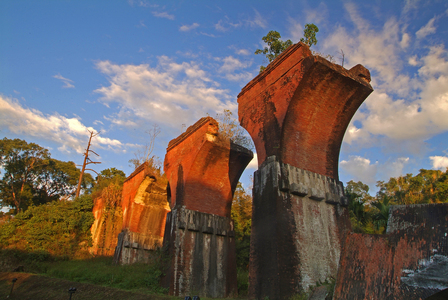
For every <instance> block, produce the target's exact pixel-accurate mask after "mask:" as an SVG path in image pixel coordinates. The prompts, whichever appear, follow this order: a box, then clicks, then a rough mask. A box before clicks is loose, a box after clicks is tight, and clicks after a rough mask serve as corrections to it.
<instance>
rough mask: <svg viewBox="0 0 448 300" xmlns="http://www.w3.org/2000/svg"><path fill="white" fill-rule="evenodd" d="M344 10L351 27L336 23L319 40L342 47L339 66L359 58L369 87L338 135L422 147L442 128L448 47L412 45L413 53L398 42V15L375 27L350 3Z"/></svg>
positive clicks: (327, 48)
mask: <svg viewBox="0 0 448 300" xmlns="http://www.w3.org/2000/svg"><path fill="white" fill-rule="evenodd" d="M346 10H347V12H348V13H349V16H350V19H351V21H352V22H353V24H354V25H355V29H354V30H350V31H349V30H347V29H346V28H344V27H341V26H339V27H338V28H336V29H335V31H334V33H333V34H331V35H330V36H329V37H328V38H327V39H326V40H325V41H323V44H324V53H330V52H331V49H343V51H344V52H345V58H346V59H345V61H346V64H344V67H346V68H347V69H349V68H351V67H352V66H354V65H356V64H358V63H361V64H363V65H364V66H365V67H366V68H368V69H369V70H370V72H371V74H372V82H371V84H372V86H373V87H374V89H375V91H374V92H373V93H372V94H371V95H370V96H369V97H368V98H367V99H366V101H365V104H364V105H363V106H362V108H361V109H360V110H358V112H357V113H356V114H355V116H354V118H353V120H352V122H351V123H350V125H349V127H348V129H347V132H346V134H345V137H344V141H345V142H346V143H349V144H354V143H355V144H357V145H358V146H360V145H361V146H364V147H371V146H373V145H372V140H374V141H375V143H376V145H377V146H380V147H383V150H384V149H386V148H387V149H391V148H392V147H395V151H400V152H402V149H403V148H405V147H404V146H405V145H406V146H409V148H405V149H404V150H406V151H409V152H413V153H418V152H419V151H422V150H424V149H425V147H424V145H423V142H424V141H425V140H427V139H429V138H430V137H432V136H434V135H437V134H440V133H442V132H445V131H447V130H448V118H447V117H446V116H447V115H448V51H446V50H445V48H444V46H443V45H435V46H431V47H426V45H425V46H420V45H415V47H417V50H418V53H419V55H418V56H417V55H416V54H415V53H416V52H415V51H416V49H407V48H406V47H405V48H403V39H406V37H405V36H404V35H405V33H403V29H402V27H403V25H402V24H401V23H400V20H396V19H394V18H391V19H389V20H387V21H386V22H385V24H384V26H383V27H382V28H381V29H379V30H378V29H373V28H371V26H370V24H369V22H368V21H366V20H364V19H362V18H361V17H360V15H359V14H358V12H357V9H356V6H355V5H354V4H346ZM428 24H431V22H429V23H428ZM404 27H405V26H404ZM415 47H414V48H415ZM418 47H420V48H418ZM407 51H413V53H412V54H409V53H408V52H407ZM409 65H411V66H414V67H416V66H418V67H419V69H418V72H415V73H414V74H412V73H411V74H410V73H409V72H408V71H407V70H406V69H405V67H406V66H409ZM402 153H405V152H402Z"/></svg>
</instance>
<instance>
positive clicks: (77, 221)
mask: <svg viewBox="0 0 448 300" xmlns="http://www.w3.org/2000/svg"><path fill="white" fill-rule="evenodd" d="M92 208H93V201H92V198H91V197H90V196H89V195H82V196H80V197H79V198H77V199H75V200H74V201H67V200H63V201H56V202H52V203H47V204H44V205H40V206H30V207H29V209H27V210H26V211H22V212H20V213H18V214H17V215H16V216H15V217H14V218H12V219H10V220H9V222H5V223H4V224H0V248H11V249H12V248H13V249H19V250H23V251H33V252H34V251H39V252H44V253H49V254H53V255H56V256H68V257H75V256H79V255H86V254H87V250H88V247H90V246H91V245H92V237H91V233H90V227H91V226H92V224H93V221H94V217H93V213H92Z"/></svg>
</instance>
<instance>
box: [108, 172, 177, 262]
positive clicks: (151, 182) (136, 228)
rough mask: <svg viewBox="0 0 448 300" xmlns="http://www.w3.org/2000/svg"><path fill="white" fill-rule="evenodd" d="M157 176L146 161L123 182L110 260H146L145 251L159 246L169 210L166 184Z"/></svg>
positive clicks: (147, 255)
mask: <svg viewBox="0 0 448 300" xmlns="http://www.w3.org/2000/svg"><path fill="white" fill-rule="evenodd" d="M162 182H163V180H160V179H159V180H157V178H156V176H154V175H153V174H152V173H151V170H150V169H149V168H148V166H147V164H146V163H145V164H143V165H141V166H140V167H139V168H137V169H136V170H135V171H134V172H133V173H132V174H131V175H130V176H129V177H128V178H127V179H126V181H125V182H124V184H123V197H122V202H121V205H122V210H123V226H122V228H123V231H122V232H121V233H120V235H119V236H118V242H117V236H115V238H116V239H115V240H116V243H117V244H116V245H117V247H116V249H115V253H114V261H115V262H116V263H119V264H130V263H134V262H137V261H140V262H146V261H148V259H149V256H150V253H149V251H151V250H155V249H157V248H158V247H161V246H162V243H163V235H164V230H165V222H166V215H167V213H168V212H169V211H170V207H169V204H168V201H167V192H166V184H163V183H162Z"/></svg>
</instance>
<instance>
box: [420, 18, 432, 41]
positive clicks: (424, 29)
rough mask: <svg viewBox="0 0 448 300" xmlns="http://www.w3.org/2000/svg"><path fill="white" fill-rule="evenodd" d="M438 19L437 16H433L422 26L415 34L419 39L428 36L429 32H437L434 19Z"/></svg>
mask: <svg viewBox="0 0 448 300" xmlns="http://www.w3.org/2000/svg"><path fill="white" fill-rule="evenodd" d="M435 20H436V17H434V18H432V19H431V20H429V21H428V23H427V24H426V25H425V26H423V27H422V28H420V29H419V30H418V31H417V32H416V33H415V36H416V37H417V39H422V38H424V37H426V36H427V35H429V34H433V33H435V32H436V27H435V26H434V21H435Z"/></svg>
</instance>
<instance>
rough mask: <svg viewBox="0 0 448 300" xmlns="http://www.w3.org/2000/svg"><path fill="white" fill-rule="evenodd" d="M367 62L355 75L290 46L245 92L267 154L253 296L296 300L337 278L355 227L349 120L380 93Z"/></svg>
mask: <svg viewBox="0 0 448 300" xmlns="http://www.w3.org/2000/svg"><path fill="white" fill-rule="evenodd" d="M369 82H370V73H369V71H368V70H367V69H366V68H364V67H363V66H361V65H357V66H355V67H353V68H352V69H350V70H346V69H344V68H343V67H341V66H339V65H335V64H333V63H330V62H328V61H327V60H325V59H324V58H322V57H319V56H313V55H312V53H311V51H310V50H309V48H308V47H307V46H306V45H305V44H303V43H298V44H295V45H293V46H291V47H289V48H288V49H287V50H286V51H284V52H283V53H282V54H281V55H280V56H279V57H277V58H276V59H275V60H274V61H273V62H272V63H271V64H269V66H268V67H267V68H266V69H265V71H263V72H262V73H261V74H259V75H258V76H257V77H255V78H254V79H253V80H252V81H251V82H249V83H248V84H247V85H246V86H245V87H244V88H243V89H242V91H241V93H240V94H239V95H238V114H239V120H240V123H241V125H242V126H243V127H244V128H246V130H247V131H248V132H249V134H250V135H251V137H252V139H253V141H254V143H255V147H256V150H257V154H258V165H259V168H258V171H256V172H255V174H254V189H253V216H252V235H251V258H250V267H249V272H250V287H249V296H250V297H251V298H255V299H264V298H265V297H269V299H271V300H272V299H288V298H289V297H290V296H293V295H294V294H296V293H298V292H300V291H302V290H307V289H308V287H309V286H310V285H315V284H316V283H317V282H319V281H324V280H325V279H329V278H330V277H334V278H335V277H336V274H337V270H338V263H339V258H340V254H341V247H342V244H343V237H344V235H345V234H346V233H347V231H348V230H349V229H350V223H349V218H348V212H347V209H346V205H347V202H346V199H345V198H344V193H343V186H342V183H341V182H340V181H339V178H338V159H339V151H340V146H341V143H342V139H343V136H344V133H345V130H346V128H347V126H348V124H349V122H350V119H351V118H352V116H353V115H354V113H355V112H356V110H357V109H358V107H359V106H360V105H361V103H362V102H363V101H364V100H365V98H366V97H367V96H368V95H369V94H370V93H371V92H372V91H373V90H372V87H371V86H370V84H369Z"/></svg>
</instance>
